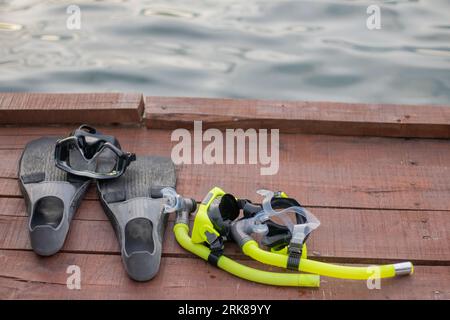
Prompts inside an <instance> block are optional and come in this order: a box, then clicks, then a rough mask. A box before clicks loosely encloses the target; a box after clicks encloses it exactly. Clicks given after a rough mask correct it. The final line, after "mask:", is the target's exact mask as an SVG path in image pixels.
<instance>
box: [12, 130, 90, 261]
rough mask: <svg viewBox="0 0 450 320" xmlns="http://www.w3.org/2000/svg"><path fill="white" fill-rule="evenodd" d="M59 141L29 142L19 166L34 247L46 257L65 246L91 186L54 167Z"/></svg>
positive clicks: (20, 181)
mask: <svg viewBox="0 0 450 320" xmlns="http://www.w3.org/2000/svg"><path fill="white" fill-rule="evenodd" d="M56 140H57V138H53V137H43V138H39V139H37V140H33V141H31V142H29V143H28V144H27V145H26V146H25V149H24V151H23V153H22V156H21V158H20V163H19V185H20V189H21V191H22V194H23V196H24V198H25V202H26V204H27V211H28V215H29V223H28V230H29V234H30V240H31V247H32V248H33V250H34V251H35V252H36V253H37V254H39V255H43V256H49V255H52V254H55V253H56V252H58V251H59V250H60V249H61V248H62V246H63V245H64V241H65V239H66V236H67V232H68V230H69V224H70V221H71V220H72V218H73V216H74V214H75V212H76V210H77V209H78V207H79V205H80V202H81V200H82V199H83V197H84V195H85V193H86V191H87V189H88V186H89V183H90V180H89V179H87V178H80V177H76V176H73V175H71V174H68V173H66V172H64V171H62V170H60V169H58V168H57V167H56V166H55V160H54V150H55V144H56Z"/></svg>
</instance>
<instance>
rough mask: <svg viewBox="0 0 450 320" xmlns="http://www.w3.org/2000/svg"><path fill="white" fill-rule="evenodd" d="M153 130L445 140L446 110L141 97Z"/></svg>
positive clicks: (448, 130) (449, 128)
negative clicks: (198, 124) (198, 127)
mask: <svg viewBox="0 0 450 320" xmlns="http://www.w3.org/2000/svg"><path fill="white" fill-rule="evenodd" d="M144 117H145V119H146V120H145V123H146V125H147V127H148V128H153V129H176V128H192V125H193V121H194V120H201V121H203V125H204V127H207V128H221V129H225V128H243V129H245V128H255V129H258V128H264V129H280V130H281V131H282V132H290V133H313V134H332V135H357V136H359V135H362V136H388V137H426V138H450V108H449V106H435V105H426V106H413V105H382V104H361V103H358V104H356V103H334V102H306V101H267V100H237V99H209V98H185V97H183V98H181V97H180V98H178V97H146V98H145V115H144Z"/></svg>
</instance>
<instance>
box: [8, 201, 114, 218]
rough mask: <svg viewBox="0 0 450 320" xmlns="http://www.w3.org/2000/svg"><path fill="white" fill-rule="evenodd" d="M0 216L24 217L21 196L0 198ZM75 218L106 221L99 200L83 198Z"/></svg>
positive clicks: (25, 211) (24, 212) (23, 202)
mask: <svg viewBox="0 0 450 320" xmlns="http://www.w3.org/2000/svg"><path fill="white" fill-rule="evenodd" d="M0 216H11V217H26V216H27V210H26V205H25V201H24V199H23V198H0ZM74 219H76V220H90V221H92V220H100V221H107V220H108V218H107V217H106V215H105V213H104V212H103V209H102V207H101V205H100V202H99V201H91V200H87V199H85V200H83V201H82V202H81V205H80V207H79V208H78V211H77V213H76V215H75V217H74Z"/></svg>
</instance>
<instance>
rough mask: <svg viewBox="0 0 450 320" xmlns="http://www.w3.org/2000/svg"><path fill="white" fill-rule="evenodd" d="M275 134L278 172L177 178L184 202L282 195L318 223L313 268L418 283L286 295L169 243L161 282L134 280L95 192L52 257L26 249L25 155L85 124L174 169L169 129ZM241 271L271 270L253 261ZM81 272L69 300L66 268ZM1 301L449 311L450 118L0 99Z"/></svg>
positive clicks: (186, 173) (326, 109) (183, 169)
mask: <svg viewBox="0 0 450 320" xmlns="http://www.w3.org/2000/svg"><path fill="white" fill-rule="evenodd" d="M194 120H202V121H203V126H204V128H219V129H225V128H243V129H246V128H255V129H259V128H268V129H270V128H273V129H280V158H279V161H280V164H279V172H278V174H276V175H273V176H261V175H260V174H259V173H260V172H259V167H258V166H255V165H248V164H247V165H207V164H197V165H181V166H178V167H177V180H178V181H177V190H178V192H179V193H181V194H182V195H184V196H187V197H193V198H195V199H196V200H198V201H201V199H202V198H203V197H204V195H205V194H206V193H207V192H208V190H209V189H211V188H212V187H213V186H220V187H222V188H223V189H224V190H227V191H229V192H230V193H233V194H235V195H238V196H240V197H245V198H249V199H252V200H254V201H257V200H259V198H258V195H257V194H256V190H257V189H260V188H266V189H272V190H283V191H285V192H287V193H288V194H290V195H292V196H293V197H295V198H297V199H299V200H300V201H301V202H302V204H303V205H304V206H306V207H308V208H309V209H310V210H311V211H312V212H313V213H314V214H315V215H316V216H317V217H318V218H319V219H320V221H321V226H320V227H319V229H318V230H316V231H315V232H314V233H313V234H312V236H311V237H310V240H309V242H308V245H309V246H308V253H309V255H310V257H311V259H317V260H321V261H327V262H333V263H342V264H350V265H360V264H379V263H386V262H400V261H404V260H410V261H412V262H413V263H414V264H415V273H414V275H413V276H410V277H403V278H397V279H389V280H382V282H381V289H380V290H376V289H374V290H369V289H368V288H367V286H366V283H365V282H364V281H349V280H339V279H331V278H326V277H322V282H321V287H320V288H318V289H309V288H286V287H271V286H265V285H260V284H256V283H251V282H248V281H245V280H242V279H239V278H236V277H234V276H232V275H230V274H228V273H226V272H224V271H222V270H220V269H217V268H215V267H213V266H211V265H209V264H208V263H206V262H204V261H202V260H200V259H199V258H197V257H196V256H194V255H193V254H191V253H189V252H187V251H185V250H183V249H182V248H181V247H180V246H179V245H178V244H177V242H176V241H175V239H174V235H173V233H172V230H171V229H172V227H173V217H171V218H170V221H169V225H168V227H167V230H166V233H165V240H164V248H163V258H162V263H161V268H160V272H159V274H158V275H157V276H156V277H155V278H154V279H153V280H151V281H149V282H146V283H137V282H134V281H132V280H130V279H129V278H128V277H127V275H126V273H125V271H124V269H123V266H122V262H121V258H120V253H119V251H118V245H117V241H116V238H115V236H114V232H113V229H112V226H111V224H110V223H109V221H108V220H107V217H106V215H105V214H104V212H103V210H102V208H101V206H100V203H99V201H98V198H97V195H96V192H95V188H94V184H92V186H91V190H90V191H89V192H88V194H87V196H86V198H85V200H84V201H83V203H82V205H81V207H80V209H79V210H78V213H77V215H76V216H75V218H74V220H73V221H72V224H71V229H70V232H69V235H68V238H67V240H66V243H65V245H64V248H63V249H62V250H61V252H59V253H58V254H56V255H54V256H52V257H47V258H43V257H39V256H37V255H36V254H35V253H34V252H33V251H32V250H31V247H30V243H29V239H28V231H27V213H26V209H25V202H24V200H23V198H22V194H21V193H20V190H19V185H18V181H17V171H18V161H19V157H20V155H21V153H22V150H23V148H24V146H25V144H26V143H27V142H28V141H30V140H33V139H35V138H37V137H40V136H44V135H52V136H55V135H56V136H65V135H67V134H68V133H69V132H70V131H71V130H73V129H74V128H75V127H76V126H77V125H79V124H81V123H88V124H91V125H95V126H97V127H98V128H99V129H100V130H102V131H103V132H106V133H108V134H112V135H115V136H117V138H118V139H119V140H120V142H121V145H122V147H123V148H124V149H125V150H127V151H131V152H135V153H137V154H142V155H151V154H154V155H163V156H170V154H171V149H172V147H173V146H174V145H175V144H176V143H175V142H172V141H171V139H170V135H171V132H172V130H173V129H175V128H187V129H191V128H192V125H193V121H194ZM226 254H227V255H228V256H230V257H232V258H233V259H237V260H240V261H241V262H242V263H244V264H248V265H251V266H255V267H257V268H260V269H266V270H277V269H276V268H271V267H267V266H264V265H262V264H259V263H256V262H254V261H251V260H249V258H247V257H245V256H244V255H243V254H242V253H241V251H240V249H239V248H238V247H237V246H236V245H234V244H229V245H227V249H226ZM70 265H78V266H79V267H80V268H81V290H69V289H68V288H67V286H66V280H67V277H68V276H69V275H68V274H67V273H66V270H67V267H68V266H70ZM0 298H1V299H228V300H233V299H450V106H400V105H367V104H345V103H327V102H289V101H262V100H230V99H203V98H168V97H148V96H147V97H145V96H143V95H142V94H134V93H127V94H122V93H101V94H38V93H34V94H31V93H0Z"/></svg>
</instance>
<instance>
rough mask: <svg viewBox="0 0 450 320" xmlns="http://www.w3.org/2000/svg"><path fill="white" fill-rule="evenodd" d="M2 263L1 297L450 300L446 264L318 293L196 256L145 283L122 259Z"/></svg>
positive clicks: (17, 257)
mask: <svg viewBox="0 0 450 320" xmlns="http://www.w3.org/2000/svg"><path fill="white" fill-rule="evenodd" d="M0 261H1V263H2V268H0V299H55V298H59V299H105V298H109V299H186V298H189V299H198V298H203V299H226V300H236V299H239V298H240V299H450V291H449V282H450V267H448V266H444V267H441V266H437V267H435V266H431V267H430V266H418V267H417V268H416V269H415V274H414V276H412V277H404V278H399V279H389V280H382V282H381V289H380V290H368V289H367V287H366V282H365V281H349V280H337V279H331V278H328V279H323V280H322V285H321V287H320V288H318V289H305V288H300V289H299V288H286V287H283V288H278V287H271V286H265V285H260V284H256V283H251V282H248V281H245V280H241V279H237V278H235V277H234V276H232V275H230V274H228V273H226V272H223V271H222V270H219V269H217V268H215V267H212V266H211V265H208V264H207V263H206V262H204V261H202V260H200V259H197V258H178V257H165V258H163V259H162V262H161V269H160V272H159V274H158V275H157V276H156V277H155V278H154V279H153V280H152V281H150V282H146V283H137V282H134V281H132V280H130V279H128V277H127V276H126V274H125V271H124V270H123V267H122V263H121V261H120V256H118V255H98V254H95V255H94V254H69V253H59V254H57V255H56V256H53V257H50V258H40V257H37V256H36V255H35V254H34V253H32V252H28V251H26V252H24V251H9V250H0ZM243 263H245V264H248V265H251V266H254V267H258V268H261V269H266V270H275V269H274V268H267V267H262V266H261V264H258V263H250V262H249V261H243ZM70 265H78V266H79V267H80V269H81V270H82V282H81V290H68V289H67V287H66V281H67V276H68V275H67V273H66V270H67V267H68V266H70Z"/></svg>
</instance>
